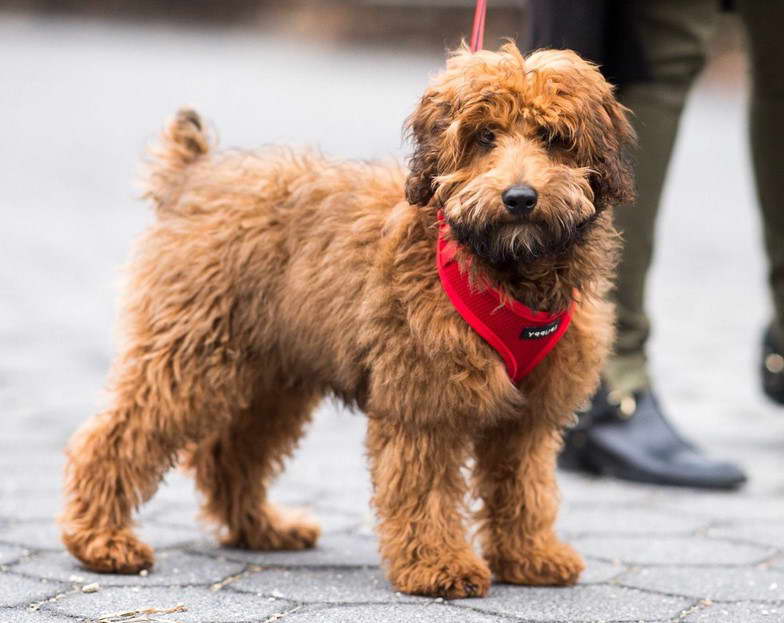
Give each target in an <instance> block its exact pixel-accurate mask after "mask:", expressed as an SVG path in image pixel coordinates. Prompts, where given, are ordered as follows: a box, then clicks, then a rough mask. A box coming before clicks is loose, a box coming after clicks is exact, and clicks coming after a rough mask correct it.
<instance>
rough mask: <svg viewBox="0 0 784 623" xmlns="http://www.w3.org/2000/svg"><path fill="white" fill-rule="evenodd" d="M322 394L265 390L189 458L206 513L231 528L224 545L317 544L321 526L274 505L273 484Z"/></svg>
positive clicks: (296, 546)
mask: <svg viewBox="0 0 784 623" xmlns="http://www.w3.org/2000/svg"><path fill="white" fill-rule="evenodd" d="M317 398H318V397H317V396H314V395H313V394H312V393H311V392H309V391H308V390H306V389H298V390H296V391H295V390H289V391H286V392H280V391H278V392H273V391H270V392H263V393H261V394H260V395H259V397H258V398H257V399H255V400H254V402H253V403H252V405H251V407H250V408H249V409H246V410H244V411H243V412H242V413H241V414H240V415H239V416H237V417H236V418H234V419H233V420H232V421H231V422H229V423H228V425H227V426H226V427H225V428H224V429H223V430H221V431H218V432H215V433H213V434H211V435H210V436H208V437H207V438H206V439H205V440H204V441H203V442H201V443H200V444H199V445H198V446H197V447H196V448H195V449H194V450H193V452H192V453H191V455H190V458H189V461H188V463H189V465H190V467H191V468H192V469H193V470H194V472H195V474H196V482H197V484H198V487H199V489H201V491H202V492H203V493H204V495H205V496H206V500H205V504H204V509H203V514H204V516H205V518H206V519H208V520H210V521H213V522H215V523H217V524H218V525H220V526H221V527H224V528H225V530H226V532H225V535H224V537H223V539H222V542H223V543H224V545H229V546H233V547H243V548H248V549H256V550H276V549H303V548H307V547H312V546H313V545H314V544H315V543H316V540H317V539H318V536H319V527H318V525H317V524H315V523H313V522H312V521H309V520H308V519H307V518H305V517H302V516H294V515H291V516H286V515H285V514H284V513H283V512H282V511H280V510H278V509H277V508H276V507H275V506H273V505H272V504H270V503H269V502H268V501H267V486H268V485H269V483H270V480H271V479H272V478H273V477H274V476H275V475H276V474H277V473H278V472H279V471H280V469H281V467H282V462H283V460H284V459H285V458H286V457H287V456H288V455H289V454H291V452H292V450H293V449H294V447H295V446H296V444H297V441H298V440H299V438H300V436H301V434H302V432H303V428H304V427H305V424H306V423H307V422H308V421H309V419H310V413H311V411H312V409H313V407H314V406H315V402H316V400H317Z"/></svg>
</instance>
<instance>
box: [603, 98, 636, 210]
mask: <svg viewBox="0 0 784 623" xmlns="http://www.w3.org/2000/svg"><path fill="white" fill-rule="evenodd" d="M628 112H629V110H628V109H627V108H625V107H624V106H622V105H621V104H619V103H618V101H617V100H616V99H615V98H614V97H613V96H612V95H608V97H607V99H606V100H605V101H604V103H603V105H602V113H603V116H605V115H606V117H605V121H604V123H603V124H600V125H604V126H605V136H604V137H603V140H602V141H599V144H600V145H601V146H602V149H601V150H600V152H599V153H598V154H597V157H596V159H595V164H594V169H596V176H595V178H594V181H593V184H592V186H593V191H594V205H595V206H596V208H597V209H598V210H604V209H606V208H608V207H610V206H613V205H617V204H623V203H630V202H631V201H633V200H634V196H635V191H634V171H633V168H632V162H631V154H630V151H631V150H632V149H633V148H634V146H635V145H636V142H637V137H636V134H635V132H634V129H633V128H632V126H631V124H630V123H629V120H628V118H627V113H628ZM608 121H609V123H608Z"/></svg>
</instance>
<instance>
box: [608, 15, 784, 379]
mask: <svg viewBox="0 0 784 623" xmlns="http://www.w3.org/2000/svg"><path fill="white" fill-rule="evenodd" d="M634 5H635V7H634V9H633V10H634V11H635V14H634V20H635V22H636V23H637V24H638V26H639V32H640V35H641V38H642V44H643V46H644V49H645V52H646V56H647V58H648V60H649V62H650V69H651V74H652V80H650V81H647V82H640V83H634V84H628V85H624V86H623V87H622V88H621V89H620V91H619V98H620V100H621V101H622V103H623V104H624V105H626V106H628V107H629V108H630V109H631V110H632V111H633V112H634V116H633V123H634V125H635V129H636V130H637V133H638V136H639V150H638V152H637V155H636V175H637V192H638V199H637V203H636V205H635V206H628V207H626V208H625V209H619V210H618V211H617V212H616V222H617V224H618V228H619V229H620V230H621V231H622V232H623V236H624V240H625V244H624V251H623V255H622V259H621V264H620V267H619V275H618V284H617V288H616V292H615V298H616V303H617V308H618V340H617V342H616V349H615V355H614V356H613V357H612V358H611V359H610V361H609V362H608V364H607V367H606V370H605V378H606V380H607V382H608V383H609V385H610V387H612V388H613V389H615V390H618V391H620V392H624V393H625V392H629V391H636V390H639V389H643V388H645V387H647V386H648V384H649V383H650V381H649V375H648V369H647V362H646V355H645V344H646V341H647V339H648V335H649V332H650V320H649V318H648V316H647V315H646V313H645V306H644V302H645V286H646V281H647V275H648V269H649V267H650V264H651V257H652V252H653V245H654V230H655V222H656V213H657V210H658V208H659V203H660V198H661V193H662V186H663V184H664V178H665V174H666V172H667V166H668V163H669V160H670V156H671V154H672V148H673V143H674V141H675V136H676V134H677V131H678V124H679V121H680V117H681V112H682V111H683V107H684V104H685V101H686V98H687V95H688V93H689V89H690V88H691V86H692V84H693V82H694V80H695V78H696V77H697V75H698V74H699V72H700V70H701V69H702V67H703V65H704V63H705V57H706V51H707V46H708V41H709V39H710V38H711V35H712V34H713V31H714V27H715V26H716V24H717V21H718V18H719V15H720V3H719V0H638V1H636V2H635V3H634ZM736 5H737V8H738V10H739V13H740V16H741V19H742V21H743V23H744V25H745V27H746V30H747V35H748V42H749V54H750V59H749V60H750V65H751V68H752V80H753V87H752V93H751V107H750V117H751V118H750V138H751V154H752V160H753V165H754V176H755V180H756V185H757V194H758V199H759V204H760V208H761V210H762V218H763V226H764V232H765V245H766V250H767V255H768V260H769V268H770V273H769V275H770V285H771V291H772V295H773V303H774V310H775V315H776V323H777V328H778V331H779V333H780V335H782V336H784V34H783V31H782V27H783V26H784V0H737V1H736Z"/></svg>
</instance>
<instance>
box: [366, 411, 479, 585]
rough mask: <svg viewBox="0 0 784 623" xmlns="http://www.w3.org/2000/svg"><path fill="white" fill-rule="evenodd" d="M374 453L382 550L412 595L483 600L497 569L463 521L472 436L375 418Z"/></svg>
mask: <svg viewBox="0 0 784 623" xmlns="http://www.w3.org/2000/svg"><path fill="white" fill-rule="evenodd" d="M367 445H368V453H369V456H370V463H371V473H372V478H373V487H374V492H375V494H374V498H373V501H374V503H375V505H376V511H377V514H378V517H379V524H378V532H379V538H380V548H381V555H382V557H383V558H384V560H385V562H386V563H387V565H388V572H389V578H390V580H391V581H392V583H393V584H394V585H395V586H396V587H397V589H398V590H401V591H403V592H405V593H412V594H415V595H430V596H434V597H446V598H448V599H459V598H463V597H480V596H482V595H484V594H485V593H487V590H488V588H489V587H490V571H489V570H488V568H487V565H486V564H485V562H484V561H483V560H482V559H481V558H479V557H478V556H477V555H476V554H475V553H474V552H473V550H472V549H471V547H470V545H469V544H468V543H467V542H466V539H465V528H464V526H463V513H462V512H461V511H463V509H464V496H465V491H466V484H465V480H464V478H463V476H462V474H461V472H460V469H461V466H462V463H463V461H464V459H465V455H466V452H465V449H466V448H465V446H466V440H464V439H462V436H461V435H460V434H459V433H457V434H455V433H454V432H452V431H450V430H444V429H443V428H441V429H438V430H437V429H436V428H420V427H414V426H408V427H407V426H404V425H402V424H400V423H399V422H390V421H385V420H383V419H382V418H375V417H370V418H369V422H368V441H367Z"/></svg>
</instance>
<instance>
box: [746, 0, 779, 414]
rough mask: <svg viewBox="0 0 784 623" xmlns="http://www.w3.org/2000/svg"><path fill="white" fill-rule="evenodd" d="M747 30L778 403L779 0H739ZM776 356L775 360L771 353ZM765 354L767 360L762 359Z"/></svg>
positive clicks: (767, 376)
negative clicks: (762, 0)
mask: <svg viewBox="0 0 784 623" xmlns="http://www.w3.org/2000/svg"><path fill="white" fill-rule="evenodd" d="M738 9H739V10H740V14H741V17H742V18H743V22H744V23H745V25H746V29H747V31H748V47H749V56H750V65H751V70H752V76H753V85H752V90H751V105H750V111H749V112H750V134H751V156H752V161H753V164H754V177H755V180H756V183H757V195H758V198H759V204H760V209H761V210H762V218H763V229H764V235H765V248H766V250H767V255H768V264H769V280H770V287H771V293H772V295H773V309H774V319H773V322H772V325H771V328H770V333H769V335H768V336H767V340H766V341H767V342H768V343H767V344H766V347H765V352H764V356H765V358H766V360H767V361H766V362H763V365H765V364H767V366H766V367H764V368H763V382H764V387H765V390H766V392H767V393H768V395H770V396H771V398H774V399H775V400H777V401H779V402H781V403H782V404H784V370H782V361H781V353H782V351H784V176H782V175H781V170H782V166H781V146H782V144H784V121H782V118H781V115H782V111H784V51H783V50H782V47H781V42H780V40H779V39H780V37H781V35H780V30H781V24H782V23H784V2H781V1H780V0H776V1H774V2H758V1H756V0H739V1H738ZM776 354H778V358H776V357H775V355H776ZM768 358H770V359H768Z"/></svg>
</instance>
